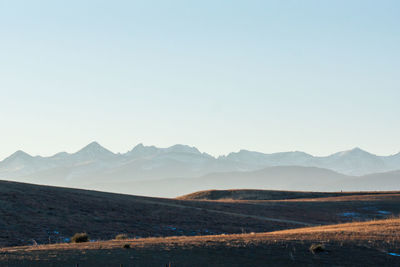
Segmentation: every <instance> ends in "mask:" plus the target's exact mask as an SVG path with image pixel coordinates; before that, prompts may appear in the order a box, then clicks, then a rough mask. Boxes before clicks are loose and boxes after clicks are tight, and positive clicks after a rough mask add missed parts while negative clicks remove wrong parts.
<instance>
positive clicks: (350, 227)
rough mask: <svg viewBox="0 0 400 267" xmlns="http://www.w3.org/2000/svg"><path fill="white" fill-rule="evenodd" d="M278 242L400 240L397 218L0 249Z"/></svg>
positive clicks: (82, 248) (0, 250) (236, 245)
mask: <svg viewBox="0 0 400 267" xmlns="http://www.w3.org/2000/svg"><path fill="white" fill-rule="evenodd" d="M281 241H330V242H354V241H367V242H370V243H371V242H376V241H382V242H387V243H400V219H399V218H393V219H386V220H376V221H369V222H353V223H345V224H337V225H327V226H316V227H307V228H298V229H291V230H283V231H276V232H269V233H250V234H233V235H213V236H181V237H159V238H141V239H130V240H109V241H99V242H90V243H81V244H74V243H69V244H52V245H40V246H21V247H10V248H2V249H0V252H18V251H37V250H76V249H77V250H93V249H94V250H98V249H116V248H118V249H120V248H121V247H122V246H123V245H125V244H129V246H130V247H131V248H144V247H147V248H148V247H154V246H157V247H160V246H161V247H164V248H165V249H168V248H173V247H185V248H190V247H196V246H206V247H207V246H210V247H212V246H214V245H224V246H228V247H229V246H231V247H238V246H239V247H241V246H248V245H250V244H253V245H257V244H261V243H274V242H281Z"/></svg>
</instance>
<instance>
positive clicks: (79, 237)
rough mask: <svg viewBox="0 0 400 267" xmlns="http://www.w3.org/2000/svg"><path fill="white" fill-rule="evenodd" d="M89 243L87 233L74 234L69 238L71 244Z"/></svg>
mask: <svg viewBox="0 0 400 267" xmlns="http://www.w3.org/2000/svg"><path fill="white" fill-rule="evenodd" d="M88 241H89V235H88V234H87V233H76V234H74V236H73V237H71V242H72V243H83V242H88Z"/></svg>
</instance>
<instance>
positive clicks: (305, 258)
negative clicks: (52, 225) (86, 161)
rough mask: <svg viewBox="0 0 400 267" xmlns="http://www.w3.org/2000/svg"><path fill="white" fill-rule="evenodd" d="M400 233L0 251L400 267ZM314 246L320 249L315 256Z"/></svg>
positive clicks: (163, 261) (305, 233)
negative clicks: (316, 245) (399, 266)
mask: <svg viewBox="0 0 400 267" xmlns="http://www.w3.org/2000/svg"><path fill="white" fill-rule="evenodd" d="M399 231H400V219H389V220H379V221H372V222H363V223H358V222H356V223H348V224H338V225H330V226H322V227H311V228H299V229H293V230H284V231H277V232H270V233H258V234H239V235H216V236H196V237H167V238H145V239H143V238H142V239H133V240H122V241H118V240H112V241H103V242H91V243H81V244H58V245H44V246H30V247H14V248H4V249H0V261H1V262H3V263H5V264H8V265H9V266H25V265H26V264H29V266H42V265H44V264H46V265H47V264H48V263H49V262H51V263H52V264H55V265H57V266H76V265H78V264H79V266H132V265H134V266H165V265H166V266H169V265H170V266H204V265H212V266H265V265H268V266H370V265H371V264H372V265H374V266H375V265H380V266H398V265H399V263H400V258H399V257H398V256H397V255H399V254H398V253H397V252H398V250H399V249H400V237H399V235H393V233H397V232H399ZM313 244H319V245H322V246H321V247H320V248H321V249H320V250H310V248H311V247H312V245H313ZM123 247H129V249H127V248H123ZM154 255H157V256H156V257H155V256H154Z"/></svg>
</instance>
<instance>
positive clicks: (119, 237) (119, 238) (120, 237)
mask: <svg viewBox="0 0 400 267" xmlns="http://www.w3.org/2000/svg"><path fill="white" fill-rule="evenodd" d="M128 238H129V237H128V235H127V234H118V235H116V236H115V238H114V239H115V240H125V239H128Z"/></svg>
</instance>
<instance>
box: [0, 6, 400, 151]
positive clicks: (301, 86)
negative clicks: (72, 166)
mask: <svg viewBox="0 0 400 267" xmlns="http://www.w3.org/2000/svg"><path fill="white" fill-rule="evenodd" d="M399 14H400V1H384V0H383V1H366V0H360V1H351V0H346V1H340V0H336V1H321V0H315V1H281V0H277V1H265V0H263V1H251V0H248V1H233V0H226V1H216V0H211V1H183V0H182V1H72V0H69V1H54V0H51V1H50V0H49V1H28V0H27V1H18V0H13V1H11V0H10V1H5V0H0V137H1V138H0V140H1V141H0V142H1V144H0V159H3V158H4V157H6V156H8V155H9V154H11V153H13V152H14V151H16V150H17V149H22V150H24V151H26V152H28V153H31V154H33V155H36V154H41V155H45V156H46V155H51V154H53V153H56V152H58V151H68V152H74V151H76V150H78V149H79V148H81V147H82V146H84V145H86V144H87V143H89V142H91V141H94V140H96V141H98V142H99V143H101V144H102V145H104V146H105V147H107V148H109V149H111V150H113V151H115V152H126V151H127V150H129V149H131V148H132V147H133V146H134V145H136V144H137V143H139V142H143V143H144V144H145V145H153V144H154V145H157V146H169V145H172V144H176V143H183V144H189V145H193V146H196V147H198V148H199V149H200V150H201V151H205V152H209V153H211V154H213V155H220V154H225V153H227V152H230V151H237V150H239V149H241V148H246V149H250V150H257V151H262V152H277V151H292V150H302V151H306V152H309V153H311V154H314V155H327V154H329V153H332V152H336V151H339V150H345V149H350V148H352V147H355V146H358V147H361V148H363V149H366V150H368V151H370V152H372V153H376V154H381V155H388V154H393V153H396V152H398V151H400V139H399V136H400V16H399Z"/></svg>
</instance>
